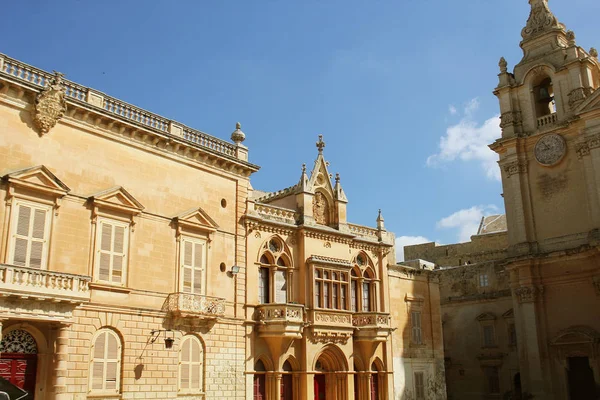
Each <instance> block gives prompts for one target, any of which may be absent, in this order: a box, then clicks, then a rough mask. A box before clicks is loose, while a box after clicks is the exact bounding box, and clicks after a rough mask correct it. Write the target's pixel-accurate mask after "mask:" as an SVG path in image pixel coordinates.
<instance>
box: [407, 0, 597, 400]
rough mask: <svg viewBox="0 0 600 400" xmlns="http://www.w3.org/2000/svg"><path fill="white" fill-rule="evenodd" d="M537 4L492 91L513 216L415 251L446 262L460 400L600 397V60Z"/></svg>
mask: <svg viewBox="0 0 600 400" xmlns="http://www.w3.org/2000/svg"><path fill="white" fill-rule="evenodd" d="M530 4H531V13H530V15H529V18H528V20H527V23H526V26H525V27H524V28H523V30H522V32H521V36H522V38H523V40H522V41H521V44H520V46H521V48H522V50H523V58H522V59H521V60H520V61H519V63H518V64H516V65H515V67H514V70H513V72H509V71H508V65H507V61H506V60H505V59H504V58H501V59H500V63H499V67H500V74H499V75H498V78H499V84H498V86H497V88H496V89H495V91H494V94H495V95H496V96H497V97H498V99H499V101H500V111H501V115H500V119H501V124H500V127H501V128H502V137H501V138H498V139H497V140H496V141H495V142H494V143H493V144H491V146H490V148H491V149H492V150H494V151H495V152H497V153H498V154H499V156H500V161H499V164H500V169H501V173H502V186H503V191H504V192H503V197H504V205H505V209H506V215H499V216H491V217H487V218H484V219H483V220H482V223H481V226H480V229H479V232H478V234H477V235H475V236H473V237H472V238H471V241H470V242H468V243H461V244H455V245H446V246H437V245H435V244H434V243H427V244H423V245H417V246H410V247H407V248H406V249H405V254H406V256H407V257H410V258H424V259H426V260H428V261H431V262H434V263H435V264H436V265H437V270H436V275H437V276H438V277H439V279H440V293H441V305H442V321H443V333H444V351H445V361H446V363H445V365H446V376H447V386H448V398H451V399H461V400H463V399H466V400H468V399H481V398H513V399H527V398H535V399H556V400H559V399H560V400H562V399H570V400H588V399H590V400H592V399H598V398H600V253H599V250H600V180H599V177H600V90H598V88H599V87H600V63H599V61H598V52H597V51H596V50H595V49H594V48H591V49H590V50H589V51H586V50H584V49H583V48H581V47H580V46H578V45H577V44H576V41H575V34H574V33H573V32H572V31H568V30H567V29H566V27H565V26H564V25H563V24H561V23H560V22H559V21H558V19H557V18H556V16H555V15H554V14H553V13H552V12H551V10H550V9H549V7H548V3H547V0H530ZM503 396H505V397H503Z"/></svg>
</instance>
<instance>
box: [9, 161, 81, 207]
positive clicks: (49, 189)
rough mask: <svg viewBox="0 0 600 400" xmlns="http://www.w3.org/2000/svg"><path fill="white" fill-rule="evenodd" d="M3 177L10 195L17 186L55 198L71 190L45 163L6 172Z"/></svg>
mask: <svg viewBox="0 0 600 400" xmlns="http://www.w3.org/2000/svg"><path fill="white" fill-rule="evenodd" d="M2 178H3V179H4V180H5V181H7V182H8V185H9V195H10V196H13V195H14V194H15V190H16V189H17V188H19V189H25V190H29V191H34V192H39V193H43V194H45V195H47V196H49V197H53V198H55V199H57V198H61V197H63V196H65V195H66V194H67V193H68V192H70V191H71V189H70V188H69V187H68V186H67V185H65V184H64V183H63V182H62V181H61V180H60V179H58V177H57V176H56V175H54V174H53V173H52V172H50V170H49V169H48V168H46V167H45V166H44V165H38V166H35V167H29V168H24V169H20V170H18V171H14V172H11V173H9V174H6V175H4V176H3V177H2Z"/></svg>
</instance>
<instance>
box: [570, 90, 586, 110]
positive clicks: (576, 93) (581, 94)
mask: <svg viewBox="0 0 600 400" xmlns="http://www.w3.org/2000/svg"><path fill="white" fill-rule="evenodd" d="M590 94H591V90H590V89H589V88H584V87H578V88H577V89H573V90H571V92H570V93H569V94H568V96H569V107H570V108H571V110H573V109H575V107H577V106H578V105H579V104H581V102H582V101H583V100H585V99H586V98H587V97H588V96H589V95H590Z"/></svg>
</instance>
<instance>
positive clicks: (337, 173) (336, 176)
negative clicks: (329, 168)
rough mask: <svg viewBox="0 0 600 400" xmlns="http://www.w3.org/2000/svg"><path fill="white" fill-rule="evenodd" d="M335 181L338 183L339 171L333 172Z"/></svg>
mask: <svg viewBox="0 0 600 400" xmlns="http://www.w3.org/2000/svg"><path fill="white" fill-rule="evenodd" d="M335 183H340V173H339V172H336V173H335Z"/></svg>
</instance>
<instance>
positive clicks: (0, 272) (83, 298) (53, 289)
mask: <svg viewBox="0 0 600 400" xmlns="http://www.w3.org/2000/svg"><path fill="white" fill-rule="evenodd" d="M91 279H92V278H91V277H89V276H85V275H74V274H66V273H62V272H54V271H47V270H43V269H37V268H28V267H17V266H15V265H7V264H0V295H2V296H18V297H21V298H34V299H39V300H45V299H48V300H52V301H58V302H60V301H66V302H71V303H84V302H89V301H90V290H89V284H90V281H91Z"/></svg>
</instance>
